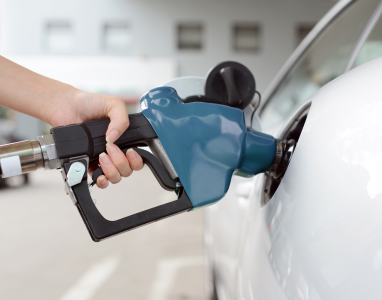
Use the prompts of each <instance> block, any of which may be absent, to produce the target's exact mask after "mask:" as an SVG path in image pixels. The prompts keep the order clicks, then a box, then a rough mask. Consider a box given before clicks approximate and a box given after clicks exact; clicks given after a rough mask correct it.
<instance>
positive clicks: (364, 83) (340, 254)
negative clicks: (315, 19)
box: [205, 0, 382, 300]
mask: <svg viewBox="0 0 382 300" xmlns="http://www.w3.org/2000/svg"><path fill="white" fill-rule="evenodd" d="M381 13H382V3H381V1H380V0H378V1H377V0H358V1H351V0H343V1H339V2H338V3H337V4H336V5H335V6H334V7H333V9H332V10H331V11H330V12H329V13H328V14H327V15H326V16H325V17H324V18H323V19H322V20H321V21H320V22H319V23H318V24H317V26H316V27H315V28H314V29H313V31H312V32H311V33H310V34H309V35H308V36H307V38H306V39H305V40H304V41H303V42H302V44H301V45H300V46H299V47H298V48H297V49H296V51H295V52H294V53H293V55H292V56H291V58H290V59H289V60H288V61H287V63H286V64H285V65H284V67H283V68H282V70H281V71H280V72H279V74H278V75H277V76H276V78H275V79H274V81H273V82H272V83H271V85H270V87H269V88H268V89H267V91H265V92H264V93H263V102H262V104H261V106H260V108H259V109H258V112H257V113H258V116H259V118H260V122H261V124H262V128H263V131H264V132H266V133H269V134H272V135H274V136H275V137H276V138H279V139H290V138H294V139H295V140H297V141H298V142H297V146H296V149H295V152H294V154H293V157H292V160H291V162H290V164H289V167H288V169H287V171H286V173H285V175H284V176H283V178H281V179H280V178H279V179H274V178H273V177H271V176H268V175H265V174H261V175H258V176H256V177H254V178H250V179H246V178H241V177H238V176H234V177H233V179H232V183H231V188H230V190H229V192H228V193H227V195H226V196H225V198H224V199H222V200H221V201H219V202H218V203H217V204H215V205H212V206H210V207H208V208H206V209H205V243H206V251H207V255H208V261H209V272H210V274H211V281H212V282H213V285H211V287H212V288H211V290H213V298H214V299H216V298H217V299H219V300H228V299H240V300H244V299H246V300H253V299H261V300H268V299H301V300H302V299H312V300H313V299H314V300H319V299H322V300H340V299H341V300H347V299H367V300H371V299H382V58H378V57H380V56H382V17H381ZM257 129H258V128H257Z"/></svg>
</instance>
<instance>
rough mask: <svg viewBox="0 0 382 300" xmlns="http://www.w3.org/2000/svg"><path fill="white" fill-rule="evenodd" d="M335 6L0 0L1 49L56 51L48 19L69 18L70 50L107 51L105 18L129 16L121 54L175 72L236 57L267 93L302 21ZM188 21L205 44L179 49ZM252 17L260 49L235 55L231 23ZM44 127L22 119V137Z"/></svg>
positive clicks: (203, 0) (284, 1)
mask: <svg viewBox="0 0 382 300" xmlns="http://www.w3.org/2000/svg"><path fill="white" fill-rule="evenodd" d="M333 4H334V2H333V1H329V0H328V1H325V0H321V1H291V0H263V1H260V0H258V1H256V0H192V1H191V0H0V54H1V55H4V56H6V57H7V56H8V57H16V56H17V57H20V56H29V57H31V56H44V55H50V54H51V53H48V52H47V49H46V47H45V45H44V41H45V38H46V36H45V35H44V34H45V26H46V23H47V22H49V21H56V20H65V21H70V22H71V24H72V25H73V27H74V38H75V48H74V50H73V51H72V53H71V54H70V55H72V56H76V57H79V56H94V57H97V56H99V55H106V54H108V53H105V50H104V49H103V47H102V35H103V26H104V23H105V22H106V21H113V20H127V21H128V23H129V25H130V26H131V28H132V35H133V45H132V47H131V49H130V50H129V51H127V52H126V53H124V55H123V56H126V57H131V58H134V57H137V58H138V59H142V58H149V59H151V60H155V59H163V58H165V59H171V60H174V63H175V65H177V66H178V69H177V71H176V72H175V76H185V75H196V76H204V75H205V74H206V73H207V72H208V70H209V69H210V68H211V67H213V66H214V65H216V64H217V63H219V62H221V61H224V60H234V61H238V62H241V63H243V64H244V65H246V66H247V67H249V68H250V69H251V71H252V72H253V74H254V75H255V78H256V81H257V89H258V90H259V91H260V92H262V91H264V90H265V88H266V86H267V84H268V83H269V82H270V81H271V79H272V78H273V76H274V75H275V74H276V73H277V71H278V70H279V69H280V67H281V66H282V64H283V63H284V62H285V60H286V59H287V58H288V56H289V55H290V54H291V53H292V51H293V50H294V48H295V46H296V36H295V29H296V26H297V24H299V23H314V22H317V21H318V20H319V19H320V18H321V17H322V16H323V15H324V14H325V13H326V12H327V11H328V10H329V9H330V8H331V7H332V6H333ZM187 21H196V22H201V23H202V24H203V26H204V47H203V50H201V51H198V52H179V50H178V49H177V32H176V29H177V24H178V23H179V22H187ZM248 21H249V22H257V23H259V24H261V26H262V43H261V51H260V52H259V53H255V54H239V53H235V52H234V51H233V47H232V41H231V38H232V25H233V24H234V23H235V22H248ZM70 55H69V56H70ZM21 61H22V60H21ZM126 72H132V73H133V72H134V70H133V69H131V70H126ZM148 76H149V75H148ZM166 80H167V78H166ZM24 119H25V120H24ZM28 120H29V121H28ZM26 123H28V124H30V125H29V126H25V124H26ZM41 128H42V126H41V123H39V122H32V121H30V119H29V118H27V117H26V116H22V115H21V116H19V117H18V130H17V132H18V133H19V134H20V137H22V138H30V139H32V138H35V136H36V132H39V131H41ZM21 135H22V136H21Z"/></svg>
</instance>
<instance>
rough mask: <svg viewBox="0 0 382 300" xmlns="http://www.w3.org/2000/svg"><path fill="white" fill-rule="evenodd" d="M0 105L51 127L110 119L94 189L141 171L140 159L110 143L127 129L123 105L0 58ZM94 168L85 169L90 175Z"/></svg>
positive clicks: (115, 99) (107, 97) (117, 99)
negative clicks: (104, 149) (135, 171)
mask: <svg viewBox="0 0 382 300" xmlns="http://www.w3.org/2000/svg"><path fill="white" fill-rule="evenodd" d="M0 105H1V106H4V107H8V108H10V109H14V110H16V111H19V112H22V113H25V114H27V115H30V116H33V117H35V118H38V119H40V120H42V121H44V122H46V123H48V124H50V125H52V126H54V127H56V126H64V125H69V124H75V123H80V122H84V121H90V120H96V119H101V118H106V117H109V118H110V124H109V127H108V129H107V132H106V141H107V143H108V144H107V147H106V152H107V153H108V154H106V153H102V154H101V155H100V157H99V164H100V165H101V167H102V170H103V172H104V173H105V175H106V176H100V177H99V178H98V179H97V186H98V187H100V188H106V187H107V186H108V184H109V183H108V180H109V181H110V182H111V183H117V182H119V181H121V177H127V176H130V175H131V173H132V172H133V170H140V169H142V167H143V161H142V158H141V157H140V156H139V155H138V154H137V153H136V152H135V151H134V150H130V151H128V152H127V153H126V156H125V155H124V154H123V153H122V151H121V150H120V149H119V148H118V147H117V146H115V145H113V143H114V142H115V141H116V140H117V139H118V138H119V137H120V135H121V134H122V133H124V132H125V131H126V129H127V127H128V126H129V116H128V114H127V110H126V105H125V103H124V102H123V101H122V100H121V99H119V98H117V97H111V96H105V95H99V94H92V93H86V92H82V91H80V90H78V89H76V88H74V87H72V86H70V85H68V84H65V83H62V82H60V81H57V80H54V79H51V78H47V77H45V76H42V75H39V74H37V73H34V72H32V71H30V70H28V69H26V68H24V67H22V66H20V65H18V64H15V63H14V62H12V61H10V60H8V59H6V58H4V57H2V56H0ZM95 167H98V163H97V164H96V166H94V165H93V166H89V169H90V171H91V170H92V169H94V168H95Z"/></svg>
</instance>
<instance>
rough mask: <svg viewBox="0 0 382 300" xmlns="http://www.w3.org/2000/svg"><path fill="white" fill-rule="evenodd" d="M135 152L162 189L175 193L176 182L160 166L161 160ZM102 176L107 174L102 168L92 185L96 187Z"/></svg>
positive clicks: (140, 151) (95, 174)
mask: <svg viewBox="0 0 382 300" xmlns="http://www.w3.org/2000/svg"><path fill="white" fill-rule="evenodd" d="M127 150H128V149H123V150H122V152H123V153H124V154H126V151H127ZM134 150H135V151H136V152H137V153H138V154H139V155H140V156H141V157H142V160H143V162H144V163H145V164H146V165H147V166H148V167H149V168H150V170H151V172H152V173H153V174H154V176H155V178H156V179H157V180H158V182H159V184H160V185H161V186H162V188H164V189H165V190H167V191H174V190H175V189H176V182H175V181H174V180H172V179H171V178H170V176H169V175H168V174H167V172H166V171H165V169H164V168H163V167H162V165H161V164H160V162H159V160H158V159H157V158H156V157H155V156H154V155H152V154H151V153H150V152H147V151H145V150H142V149H139V148H135V149H134ZM101 175H105V174H104V173H103V171H102V169H101V167H99V168H98V169H96V170H95V171H94V173H93V176H92V183H91V185H94V184H95V183H96V182H97V179H98V177H99V176H101Z"/></svg>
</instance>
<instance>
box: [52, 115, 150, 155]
mask: <svg viewBox="0 0 382 300" xmlns="http://www.w3.org/2000/svg"><path fill="white" fill-rule="evenodd" d="M129 120H130V125H129V128H128V129H127V130H126V131H125V132H124V133H123V134H122V135H121V137H120V138H119V139H118V140H117V141H116V142H115V144H116V145H117V146H118V147H120V148H121V149H123V148H128V147H136V146H143V145H145V140H148V139H151V138H156V137H157V135H156V133H155V131H154V129H153V128H152V127H151V125H150V123H149V121H148V120H147V119H146V117H145V116H144V115H142V114H140V113H138V114H131V115H129ZM109 123H110V119H109V118H105V119H100V120H94V121H87V122H83V123H80V124H73V125H68V126H61V127H55V128H52V129H51V133H52V135H53V139H54V142H55V145H56V150H57V155H58V158H60V159H65V158H73V157H77V156H82V155H87V156H88V157H89V160H90V162H93V161H95V160H97V159H98V156H99V155H100V154H101V153H102V152H105V151H106V131H107V128H108V126H109Z"/></svg>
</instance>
